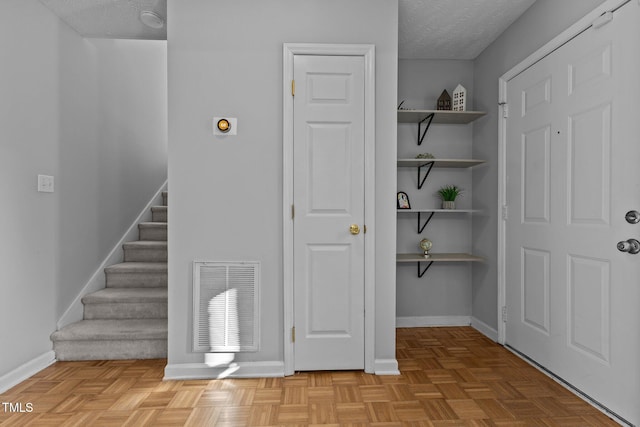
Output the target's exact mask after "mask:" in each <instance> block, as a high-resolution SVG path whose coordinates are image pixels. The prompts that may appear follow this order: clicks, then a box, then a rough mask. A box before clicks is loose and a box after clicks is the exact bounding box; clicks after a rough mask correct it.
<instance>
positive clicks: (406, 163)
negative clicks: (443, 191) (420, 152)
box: [397, 159, 486, 168]
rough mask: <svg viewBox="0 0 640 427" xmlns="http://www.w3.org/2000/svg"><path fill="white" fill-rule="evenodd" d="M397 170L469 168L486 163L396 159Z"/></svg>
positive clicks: (465, 160) (473, 160) (470, 160)
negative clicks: (430, 166)
mask: <svg viewBox="0 0 640 427" xmlns="http://www.w3.org/2000/svg"><path fill="white" fill-rule="evenodd" d="M397 162H398V163H397V164H398V167H399V168H415V167H423V166H429V164H430V163H433V167H434V168H471V167H473V166H478V165H481V164H483V163H486V160H477V159H398V160H397Z"/></svg>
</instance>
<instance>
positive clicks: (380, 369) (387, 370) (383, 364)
mask: <svg viewBox="0 0 640 427" xmlns="http://www.w3.org/2000/svg"><path fill="white" fill-rule="evenodd" d="M373 372H374V373H375V374H376V375H400V370H399V369H398V361H397V360H396V359H376V360H375V362H374V369H373Z"/></svg>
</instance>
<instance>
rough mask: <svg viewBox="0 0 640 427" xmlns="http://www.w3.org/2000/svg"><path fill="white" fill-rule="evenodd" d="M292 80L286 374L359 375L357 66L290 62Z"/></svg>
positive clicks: (358, 60) (360, 75) (334, 60)
mask: <svg viewBox="0 0 640 427" xmlns="http://www.w3.org/2000/svg"><path fill="white" fill-rule="evenodd" d="M294 79H295V86H296V89H295V97H294V101H293V102H294V130H293V137H294V143H293V145H294V148H293V150H294V166H293V168H294V171H293V175H294V190H293V192H294V195H293V197H294V206H295V217H294V229H293V230H294V231H293V249H294V325H295V343H294V359H295V363H294V367H295V370H333V369H363V368H364V233H363V231H364V230H362V228H363V224H364V59H363V57H362V56H315V55H296V56H295V57H294ZM352 225H354V226H357V227H358V228H359V229H360V230H359V232H358V233H357V234H352V232H351V226H352ZM353 232H354V233H355V232H356V230H353Z"/></svg>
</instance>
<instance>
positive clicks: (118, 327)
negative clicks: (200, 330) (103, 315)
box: [51, 319, 167, 360]
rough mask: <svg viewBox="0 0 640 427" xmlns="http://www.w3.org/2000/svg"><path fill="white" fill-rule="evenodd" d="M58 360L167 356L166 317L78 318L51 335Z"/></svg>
mask: <svg viewBox="0 0 640 427" xmlns="http://www.w3.org/2000/svg"><path fill="white" fill-rule="evenodd" d="M51 340H52V341H53V349H54V351H55V353H56V358H57V359H58V360H116V359H158V358H165V357H167V320H166V319H135V320H132V319H127V320H81V321H80V322H76V323H72V324H71V325H68V326H66V327H64V328H62V329H60V330H59V331H56V332H54V333H53V334H52V335H51Z"/></svg>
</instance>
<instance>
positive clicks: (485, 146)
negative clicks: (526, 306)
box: [472, 0, 604, 330]
mask: <svg viewBox="0 0 640 427" xmlns="http://www.w3.org/2000/svg"><path fill="white" fill-rule="evenodd" d="M603 2H604V1H603V0H563V1H556V0H538V1H537V2H535V3H534V4H533V6H531V7H530V8H529V10H527V12H525V13H524V15H522V16H521V17H520V18H519V19H518V20H517V21H516V22H514V23H513V24H512V25H511V26H510V27H509V28H508V29H507V30H506V31H505V32H504V33H503V34H502V35H501V36H500V37H499V38H498V39H497V40H496V41H495V42H494V43H492V44H491V45H490V46H489V47H488V48H487V49H485V50H484V52H482V53H481V54H480V55H479V56H478V57H477V58H476V59H475V61H474V67H475V68H474V70H475V80H474V87H475V92H474V96H475V104H476V108H477V109H479V110H486V111H488V112H489V113H490V114H489V117H487V118H485V119H483V120H481V121H479V122H478V123H476V124H475V126H474V131H473V156H474V157H475V158H483V159H491V161H490V162H489V165H488V166H487V167H485V168H478V169H476V170H474V172H473V206H474V207H475V208H478V209H482V210H483V212H484V214H482V215H476V216H474V220H473V250H474V252H475V253H476V254H478V255H483V256H485V257H486V258H487V259H488V260H489V262H487V263H484V264H476V265H474V267H473V301H472V304H473V316H474V317H475V318H476V319H479V320H480V321H482V322H484V323H485V324H487V325H488V326H489V327H491V328H494V329H496V330H497V328H498V316H497V311H498V307H497V301H498V271H497V251H498V242H497V233H498V228H497V227H498V226H497V224H498V204H497V200H498V161H497V159H498V79H499V78H500V76H502V75H503V74H504V73H506V72H507V71H509V69H511V68H513V67H514V66H515V65H517V64H518V63H519V62H521V61H522V60H523V59H525V58H526V57H527V56H529V55H530V54H532V53H533V52H535V51H536V50H537V49H538V48H540V47H542V46H543V45H544V44H545V43H547V42H548V41H550V40H551V39H553V38H554V37H555V36H557V35H558V34H560V33H561V32H562V31H564V30H565V29H567V28H568V27H570V26H571V25H572V24H573V23H575V22H576V21H578V20H579V19H580V18H582V17H583V16H584V15H586V14H587V13H589V12H590V11H591V10H593V9H594V8H595V7H596V6H598V5H599V4H601V3H603Z"/></svg>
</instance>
